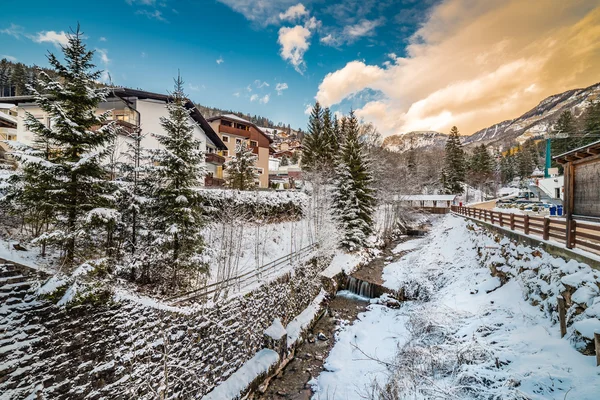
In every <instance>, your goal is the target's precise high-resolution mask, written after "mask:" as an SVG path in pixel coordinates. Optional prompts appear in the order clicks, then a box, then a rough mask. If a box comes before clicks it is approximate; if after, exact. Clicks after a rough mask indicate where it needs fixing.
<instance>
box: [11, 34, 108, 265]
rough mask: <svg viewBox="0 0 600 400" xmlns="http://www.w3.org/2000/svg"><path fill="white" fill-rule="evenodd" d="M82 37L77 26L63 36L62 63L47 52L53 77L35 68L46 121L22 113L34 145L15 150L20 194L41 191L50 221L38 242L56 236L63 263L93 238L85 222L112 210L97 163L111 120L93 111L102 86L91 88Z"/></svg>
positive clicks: (105, 147) (88, 54)
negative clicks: (65, 40) (20, 166)
mask: <svg viewBox="0 0 600 400" xmlns="http://www.w3.org/2000/svg"><path fill="white" fill-rule="evenodd" d="M82 38H83V34H82V33H81V32H80V29H79V26H78V27H77V30H76V31H75V32H73V33H72V34H69V35H68V44H67V45H66V46H65V47H63V48H62V51H63V53H64V58H65V61H66V64H62V63H61V62H60V61H59V60H58V59H57V58H56V56H55V55H54V54H52V53H51V54H49V55H48V61H49V62H50V64H51V65H52V66H53V67H54V70H55V71H56V75H57V76H58V79H57V80H52V79H51V78H50V77H49V76H48V74H46V73H45V72H43V71H41V72H40V79H38V81H37V82H36V83H37V86H39V87H40V88H41V92H43V93H45V94H48V96H46V95H42V94H41V92H39V91H37V90H36V89H35V88H33V87H30V88H29V89H30V90H31V92H32V93H33V95H34V97H35V101H36V103H37V104H38V106H39V107H40V108H41V109H42V110H43V111H44V112H45V113H46V115H48V116H49V117H50V119H51V121H52V125H51V127H47V126H46V125H45V124H44V123H43V122H41V121H39V120H38V119H36V118H35V117H34V116H33V115H32V114H30V113H27V114H26V118H25V124H26V126H27V128H28V129H29V131H31V132H33V133H34V135H35V140H36V144H37V146H36V147H37V149H33V150H23V149H18V151H16V152H15V157H16V158H17V159H19V160H20V161H21V163H22V164H23V182H25V186H24V193H23V194H22V196H23V197H22V198H27V197H28V196H29V198H34V199H35V198H37V197H39V195H40V194H41V193H42V192H45V194H46V199H45V200H44V205H43V207H48V209H49V210H51V213H52V215H53V216H55V220H54V221H53V224H52V226H51V230H50V231H49V232H48V234H47V235H46V236H45V238H44V239H42V241H45V240H46V238H53V239H55V240H56V241H59V242H60V243H61V244H62V246H63V249H64V252H65V253H64V255H65V262H66V264H67V265H71V264H72V263H73V262H74V260H75V257H76V253H77V252H79V251H80V250H84V249H83V248H81V246H83V244H84V242H85V239H86V238H87V239H89V240H90V241H91V240H92V239H93V238H92V237H91V235H94V232H92V231H91V230H90V229H89V227H90V224H93V225H95V226H96V227H98V225H102V221H99V220H105V219H106V218H105V217H107V218H110V217H108V216H110V215H114V214H113V212H112V211H114V210H111V209H110V208H109V207H111V202H110V201H109V200H108V199H107V196H105V195H106V194H107V193H109V191H110V188H109V186H108V185H107V183H106V181H105V180H104V178H105V176H106V171H105V169H104V168H103V166H102V159H103V158H104V157H105V156H106V155H107V153H108V151H110V145H111V144H112V142H113V140H114V132H115V130H114V124H112V123H107V117H108V113H105V114H102V115H99V116H98V115H96V114H95V111H96V109H97V106H98V104H99V103H100V102H101V101H103V100H104V99H105V98H106V96H107V94H108V91H107V90H106V89H96V88H95V81H96V80H97V79H98V77H99V76H100V72H99V71H94V70H93V68H94V65H93V64H92V63H91V60H92V58H93V55H94V52H93V51H88V50H86V47H85V45H84V43H83V42H82Z"/></svg>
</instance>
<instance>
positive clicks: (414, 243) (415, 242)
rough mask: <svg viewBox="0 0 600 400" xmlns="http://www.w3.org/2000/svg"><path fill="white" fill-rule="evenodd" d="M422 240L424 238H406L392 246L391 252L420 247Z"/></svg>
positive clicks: (395, 252)
mask: <svg viewBox="0 0 600 400" xmlns="http://www.w3.org/2000/svg"><path fill="white" fill-rule="evenodd" d="M424 240H425V239H422V238H420V239H412V240H407V241H406V242H402V243H400V244H398V246H396V247H395V248H394V250H392V253H394V254H398V253H401V252H403V251H409V250H414V249H416V248H418V247H420V246H421V245H422V244H423V241H424Z"/></svg>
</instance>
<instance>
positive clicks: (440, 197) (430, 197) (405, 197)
mask: <svg viewBox="0 0 600 400" xmlns="http://www.w3.org/2000/svg"><path fill="white" fill-rule="evenodd" d="M455 198H456V195H455V194H399V195H397V196H396V197H395V200H400V201H454V199H455Z"/></svg>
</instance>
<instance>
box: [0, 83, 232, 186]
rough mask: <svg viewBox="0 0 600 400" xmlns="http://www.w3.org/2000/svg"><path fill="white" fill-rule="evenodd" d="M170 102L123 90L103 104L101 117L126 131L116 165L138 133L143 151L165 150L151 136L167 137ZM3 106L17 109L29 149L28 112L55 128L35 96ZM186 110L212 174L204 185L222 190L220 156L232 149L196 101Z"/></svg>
mask: <svg viewBox="0 0 600 400" xmlns="http://www.w3.org/2000/svg"><path fill="white" fill-rule="evenodd" d="M169 101H171V97H170V96H168V95H165V94H160V93H151V92H146V91H143V90H136V89H128V88H121V87H117V88H111V90H110V93H109V95H108V96H107V98H106V101H104V102H102V103H100V104H99V106H98V109H97V113H98V114H101V113H104V112H106V111H109V112H110V117H109V120H113V121H117V124H118V125H119V126H120V127H121V128H122V129H121V133H120V134H119V136H118V137H117V138H116V141H117V143H116V146H115V151H114V154H112V156H111V158H112V159H113V160H114V161H118V160H119V159H121V158H123V153H124V151H125V150H126V148H127V142H131V141H132V140H133V139H132V137H131V135H132V134H133V133H134V132H136V131H137V130H138V129H140V130H141V133H142V135H143V139H142V143H141V144H142V146H143V147H145V148H147V149H152V148H159V147H160V146H161V144H160V143H159V142H158V140H157V139H156V138H155V137H154V136H153V135H152V134H151V133H165V132H164V131H163V128H162V126H161V125H160V118H161V117H167V116H168V112H167V108H166V104H167V102H169ZM0 103H8V104H12V105H13V106H16V110H17V111H16V117H15V118H14V119H15V120H16V138H15V139H16V140H18V141H19V142H22V143H25V144H29V145H33V143H34V134H33V133H32V132H30V131H28V130H27V127H26V126H25V112H29V113H31V114H32V115H33V116H34V117H36V118H37V119H39V120H40V121H42V122H43V123H44V124H46V125H47V126H48V127H50V125H51V120H50V118H49V117H48V116H47V115H45V114H44V112H43V110H41V109H40V108H39V107H38V106H37V104H35V102H34V98H33V96H15V97H0ZM185 106H186V107H187V108H188V109H189V110H190V122H192V123H193V125H194V136H195V138H196V139H198V140H199V141H200V147H201V148H200V150H202V151H203V152H204V153H205V160H204V161H205V168H206V170H207V173H208V174H207V176H206V177H205V181H204V183H205V185H206V186H222V185H223V183H224V181H223V164H224V163H225V158H224V157H223V156H221V155H220V153H222V152H226V151H227V149H228V148H227V146H226V145H225V143H223V141H222V140H221V138H220V137H219V135H217V134H216V132H215V131H214V130H213V128H212V126H211V125H210V124H209V123H208V122H207V121H206V119H205V118H204V117H203V116H202V114H201V113H200V111H199V110H198V109H197V108H196V106H195V105H194V103H193V102H192V101H190V100H187V102H186V104H185Z"/></svg>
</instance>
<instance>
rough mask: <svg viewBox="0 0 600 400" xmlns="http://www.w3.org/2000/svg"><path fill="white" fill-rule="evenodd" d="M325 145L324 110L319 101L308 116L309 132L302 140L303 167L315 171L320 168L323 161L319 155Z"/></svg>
mask: <svg viewBox="0 0 600 400" xmlns="http://www.w3.org/2000/svg"><path fill="white" fill-rule="evenodd" d="M322 146H323V110H322V109H321V105H320V104H319V102H318V101H317V102H316V103H315V105H314V106H313V108H312V111H311V113H310V116H309V117H308V132H307V134H306V135H305V136H304V141H303V142H302V147H303V150H302V169H303V170H306V171H309V172H311V171H314V170H316V169H317V168H318V164H319V162H320V161H321V160H320V158H319V156H320V155H321V154H322V151H321V147H322Z"/></svg>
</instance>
